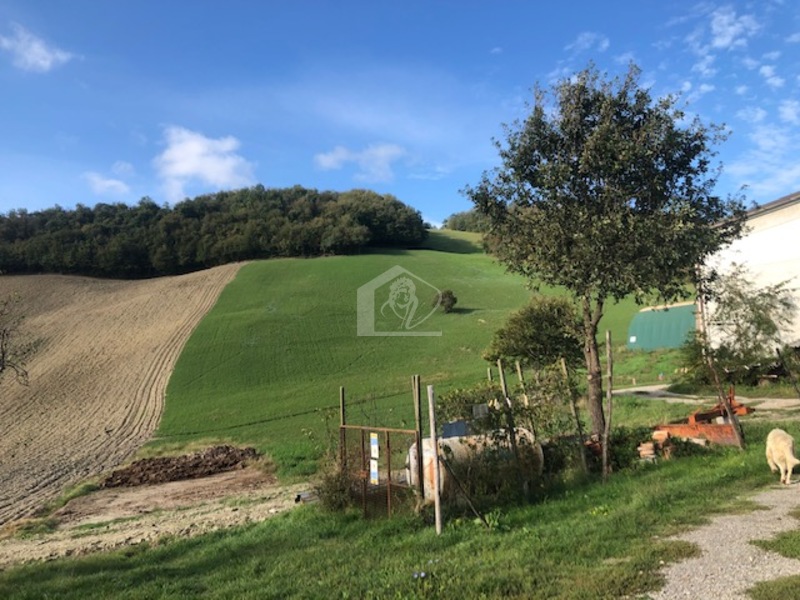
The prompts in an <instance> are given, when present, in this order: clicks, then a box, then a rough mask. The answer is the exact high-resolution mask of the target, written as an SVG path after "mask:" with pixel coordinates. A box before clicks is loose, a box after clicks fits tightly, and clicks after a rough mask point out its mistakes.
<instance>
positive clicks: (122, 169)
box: [111, 160, 136, 177]
mask: <svg viewBox="0 0 800 600" xmlns="http://www.w3.org/2000/svg"><path fill="white" fill-rule="evenodd" d="M111 172H112V173H114V175H119V176H122V177H130V176H131V175H133V174H134V173H135V172H136V169H134V168H133V165H132V164H131V163H129V162H125V161H124V160H118V161H116V162H115V163H114V164H113V165H111Z"/></svg>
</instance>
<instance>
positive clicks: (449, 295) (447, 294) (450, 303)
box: [431, 290, 458, 313]
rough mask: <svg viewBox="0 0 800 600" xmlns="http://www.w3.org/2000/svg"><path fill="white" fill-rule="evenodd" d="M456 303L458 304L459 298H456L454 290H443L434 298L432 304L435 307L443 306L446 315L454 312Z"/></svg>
mask: <svg viewBox="0 0 800 600" xmlns="http://www.w3.org/2000/svg"><path fill="white" fill-rule="evenodd" d="M456 302H458V298H456V295H455V294H454V293H453V290H443V291H441V292H439V293H438V294H436V296H434V297H433V302H432V303H431V304H432V305H433V306H434V307H436V306H441V307H442V310H443V311H444V312H445V313H449V312H453V308H454V307H455V305H456Z"/></svg>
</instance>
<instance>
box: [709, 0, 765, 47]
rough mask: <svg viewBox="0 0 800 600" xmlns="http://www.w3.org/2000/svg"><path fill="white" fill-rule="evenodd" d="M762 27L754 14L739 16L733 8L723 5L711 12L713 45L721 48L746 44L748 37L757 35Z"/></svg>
mask: <svg viewBox="0 0 800 600" xmlns="http://www.w3.org/2000/svg"><path fill="white" fill-rule="evenodd" d="M760 28H761V26H760V25H759V23H758V21H756V19H755V17H753V16H752V15H742V16H740V17H737V16H736V11H735V10H733V8H731V7H730V6H723V7H722V8H719V9H717V10H715V11H714V12H713V13H712V14H711V34H712V39H711V45H712V46H713V47H714V48H721V49H729V48H737V47H742V46H746V45H747V38H749V37H752V36H753V35H755V34H756V33H757V32H758V30H759V29H760Z"/></svg>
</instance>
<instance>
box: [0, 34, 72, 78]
mask: <svg viewBox="0 0 800 600" xmlns="http://www.w3.org/2000/svg"><path fill="white" fill-rule="evenodd" d="M11 28H12V29H13V30H14V33H13V35H12V36H11V37H7V36H4V35H0V49H2V50H6V51H7V52H10V53H11V56H12V59H11V60H12V63H13V65H14V66H15V67H17V68H19V69H22V70H23V71H34V72H37V73H47V72H48V71H50V70H51V69H53V68H55V67H58V66H60V65H63V64H64V63H67V62H69V61H70V60H71V59H72V58H74V55H73V54H71V53H69V52H66V51H64V50H61V49H59V48H56V47H55V46H50V45H48V44H47V42H45V41H44V40H43V39H41V38H38V37H36V36H35V35H33V34H32V33H30V32H29V31H28V30H27V29H25V28H24V27H22V26H21V25H17V24H16V23H14V24H12V26H11Z"/></svg>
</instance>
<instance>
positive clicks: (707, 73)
mask: <svg viewBox="0 0 800 600" xmlns="http://www.w3.org/2000/svg"><path fill="white" fill-rule="evenodd" d="M715 58H716V57H715V56H714V55H713V54H706V55H704V56H703V57H702V58H701V59H700V60H699V61H697V62H696V63H694V64H693V65H692V72H693V73H700V75H701V76H702V77H713V76H714V75H716V74H717V70H716V69H715V68H714V67H713V66H712V65H713V64H714V59H715Z"/></svg>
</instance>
